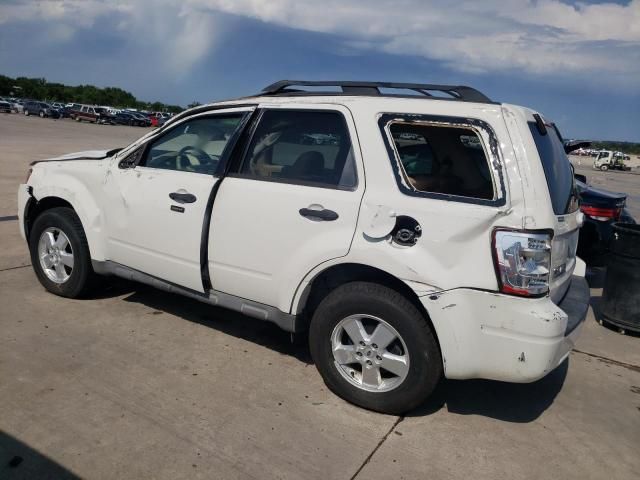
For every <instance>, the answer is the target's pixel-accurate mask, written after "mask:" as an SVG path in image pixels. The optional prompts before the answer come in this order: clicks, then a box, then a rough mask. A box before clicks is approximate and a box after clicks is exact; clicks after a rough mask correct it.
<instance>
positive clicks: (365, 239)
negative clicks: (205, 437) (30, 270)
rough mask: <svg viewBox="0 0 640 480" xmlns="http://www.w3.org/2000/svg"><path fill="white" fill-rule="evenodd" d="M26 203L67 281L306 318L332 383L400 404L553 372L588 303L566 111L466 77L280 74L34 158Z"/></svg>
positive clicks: (50, 264)
mask: <svg viewBox="0 0 640 480" xmlns="http://www.w3.org/2000/svg"><path fill="white" fill-rule="evenodd" d="M19 214H20V218H21V221H20V226H21V229H22V235H23V237H24V238H25V239H26V240H27V241H28V243H29V248H30V251H31V257H32V261H33V267H34V269H35V272H36V274H37V276H38V279H39V280H40V282H41V283H42V284H43V285H44V287H45V288H46V289H47V290H49V291H50V292H53V293H55V294H58V295H62V296H66V297H72V298H73V297H78V296H80V295H81V294H82V293H83V292H85V291H86V289H87V287H88V286H89V285H90V284H91V280H93V278H94V277H95V274H111V275H117V276H121V277H125V278H129V279H133V280H136V281H139V282H143V283H147V284H150V285H153V286H155V287H158V288H161V289H163V290H166V291H170V292H176V293H179V294H183V295H185V296H187V297H190V298H192V299H196V300H200V301H202V302H205V303H209V304H212V305H219V306H223V307H227V308H230V309H233V310H238V311H240V312H243V313H244V314H246V315H249V316H252V317H256V318H259V319H263V320H266V321H271V322H274V323H276V324H277V325H278V326H280V327H281V328H283V329H285V330H288V331H290V332H294V333H301V332H308V337H309V344H310V350H311V354H312V357H313V359H314V361H315V363H316V365H317V367H318V370H319V371H320V374H321V375H322V377H323V379H324V380H325V382H326V383H327V385H328V386H329V387H330V388H331V390H333V391H334V392H335V393H337V394H338V395H340V396H341V397H343V398H345V399H347V400H348V401H350V402H353V403H355V404H358V405H361V406H363V407H366V408H370V409H373V410H377V411H381V412H387V413H394V414H398V413H402V412H405V411H407V410H410V409H412V408H414V407H415V406H417V405H418V404H420V403H421V402H423V401H424V400H425V398H426V397H428V396H429V394H430V393H431V392H432V391H433V389H434V388H435V386H436V384H437V383H438V381H439V380H440V378H441V377H442V376H443V375H444V376H445V377H447V378H454V379H468V378H487V379H496V380H504V381H510V382H531V381H534V380H536V379H539V378H541V377H543V376H544V375H546V374H547V373H549V372H551V371H552V370H553V369H554V368H555V367H557V366H558V365H559V364H560V363H561V362H562V361H563V360H564V359H565V358H566V357H567V355H568V354H569V351H570V350H571V348H572V347H573V345H574V342H575V339H576V337H577V335H578V333H579V330H580V327H581V324H582V323H583V320H584V318H585V315H586V311H587V308H588V300H589V289H588V287H587V284H586V282H585V280H584V270H585V266H584V262H582V261H581V260H580V259H579V258H577V257H576V255H575V252H576V244H577V240H578V228H579V227H580V225H581V223H582V214H581V213H580V212H579V209H578V203H577V192H576V189H575V184H574V180H573V171H572V167H571V165H570V163H569V161H568V159H567V157H566V155H565V152H564V150H563V141H562V138H561V136H560V134H559V132H558V130H557V128H556V127H555V125H554V124H553V123H550V122H548V121H547V120H544V119H543V117H541V116H540V115H539V114H537V113H536V112H534V111H532V110H529V109H527V108H523V107H518V106H514V105H507V104H501V103H496V102H493V101H491V100H489V99H488V98H487V97H486V96H484V95H483V94H481V93H480V92H478V91H476V90H474V89H472V88H469V87H459V86H446V85H421V84H394V83H374V82H304V81H303V82H297V81H282V82H278V83H276V84H274V85H271V86H269V87H267V88H266V89H265V90H264V91H263V92H261V93H260V94H259V95H256V96H253V97H246V98H241V99H237V100H232V101H226V102H220V103H215V104H210V105H205V106H200V107H196V108H193V109H191V110H188V111H186V112H184V113H182V114H180V115H177V116H175V117H174V118H172V119H171V120H170V121H169V122H167V124H166V125H164V126H163V127H162V128H159V129H157V130H155V131H153V132H150V133H149V134H147V135H145V136H144V137H142V138H141V139H140V140H138V141H136V142H134V143H133V144H132V145H129V146H128V147H126V148H124V149H118V150H111V151H89V152H81V153H77V154H70V155H66V156H62V157H57V158H53V159H51V160H50V161H44V162H37V163H35V164H34V165H33V168H32V172H31V175H30V177H29V179H28V181H27V183H26V184H25V185H21V186H20V190H19Z"/></svg>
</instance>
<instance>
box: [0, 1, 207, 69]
mask: <svg viewBox="0 0 640 480" xmlns="http://www.w3.org/2000/svg"><path fill="white" fill-rule="evenodd" d="M105 15H116V16H118V18H120V21H119V22H118V23H117V30H118V32H119V34H120V35H121V37H122V39H123V40H124V41H125V44H127V47H128V50H129V51H130V52H129V53H134V51H135V52H137V53H139V55H136V56H137V57H139V58H145V59H146V60H148V61H153V62H156V63H158V62H161V65H162V66H163V67H164V72H165V73H167V74H171V75H172V76H173V77H174V78H179V77H182V76H184V75H186V74H188V72H189V70H190V69H191V68H192V67H193V66H195V65H197V63H198V61H200V60H201V59H202V58H203V57H204V56H205V55H206V54H207V53H208V52H209V51H210V50H211V48H213V46H214V45H215V42H216V40H217V37H218V36H217V35H216V33H215V32H217V31H218V30H219V28H216V22H215V14H213V13H212V12H211V11H204V12H203V11H201V10H199V9H198V8H197V7H196V6H185V5H182V4H181V3H180V2H174V1H172V0H136V1H129V0H35V1H18V0H9V3H5V4H0V25H2V24H3V23H9V22H34V21H44V22H45V24H46V27H45V28H47V33H48V35H47V36H48V39H49V40H50V41H54V42H68V41H73V38H72V37H73V35H74V33H75V32H76V31H77V30H78V29H81V28H82V29H91V28H103V26H102V25H101V24H99V19H100V18H101V17H103V16H105Z"/></svg>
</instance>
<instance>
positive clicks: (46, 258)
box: [40, 253, 53, 268]
mask: <svg viewBox="0 0 640 480" xmlns="http://www.w3.org/2000/svg"><path fill="white" fill-rule="evenodd" d="M40 261H41V262H42V264H43V265H44V267H45V268H51V267H53V263H51V258H49V255H48V254H46V253H45V254H44V255H40Z"/></svg>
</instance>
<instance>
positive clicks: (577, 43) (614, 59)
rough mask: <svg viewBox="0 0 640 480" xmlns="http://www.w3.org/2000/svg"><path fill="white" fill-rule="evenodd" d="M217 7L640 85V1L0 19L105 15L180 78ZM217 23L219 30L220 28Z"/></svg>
mask: <svg viewBox="0 0 640 480" xmlns="http://www.w3.org/2000/svg"><path fill="white" fill-rule="evenodd" d="M216 12H224V13H229V14H233V15H237V16H241V17H247V18H251V19H255V20H259V21H262V22H265V23H269V24H273V25H277V26H282V27H289V28H294V29H300V30H306V31H312V32H321V33H327V34H334V35H337V36H339V37H340V38H341V39H342V40H343V42H344V45H345V46H348V47H350V48H352V49H355V50H374V51H383V52H387V53H391V54H398V55H418V56H422V57H425V58H428V59H435V60H439V61H442V62H444V63H445V64H447V65H448V66H449V67H450V68H452V69H454V70H459V71H471V72H491V71H496V70H499V71H505V70H507V71H508V70H513V71H520V72H524V73H534V74H541V75H547V76H551V75H567V74H570V75H577V76H578V77H579V76H581V75H582V76H584V75H589V74H592V75H593V76H595V75H599V76H600V78H601V79H602V81H603V82H607V83H611V82H609V81H608V79H609V78H610V79H615V81H616V82H618V83H626V84H628V85H637V84H640V0H630V1H629V2H628V3H627V4H625V5H620V4H615V3H601V4H591V3H589V4H587V3H580V2H577V3H575V4H568V3H566V2H562V1H559V0H537V1H534V0H509V1H503V0H483V1H475V0H467V1H463V0H369V1H357V0H182V1H181V2H173V1H170V0H158V1H151V0H138V1H135V2H132V1H125V0H110V1H100V0H49V1H46V0H45V1H42V0H39V1H30V2H29V1H26V2H20V1H17V0H13V1H12V0H9V2H8V3H4V4H2V5H0V24H2V23H6V22H11V21H20V20H22V21H33V20H34V19H42V20H52V21H55V22H58V23H59V24H60V25H62V26H60V27H58V30H57V32H54V33H57V37H55V38H59V39H60V40H61V41H64V40H65V39H68V38H69V35H70V32H69V29H73V28H82V27H84V28H86V27H87V26H90V25H92V24H93V22H95V21H96V19H97V18H98V17H100V16H102V15H106V14H114V13H115V14H119V15H121V16H122V21H121V23H120V26H121V29H123V31H126V30H127V29H129V30H131V31H134V32H139V33H138V35H139V37H140V38H141V40H142V41H148V42H151V43H153V44H154V45H157V48H158V49H160V53H161V54H162V56H163V58H166V60H167V66H168V68H169V69H170V70H171V71H172V72H173V74H174V75H179V74H180V72H182V73H185V71H186V70H189V69H190V68H191V67H193V66H195V65H197V64H198V62H199V61H200V60H201V59H202V58H204V56H205V55H206V54H207V53H208V52H209V51H210V50H211V49H212V48H213V47H214V46H215V44H216V41H217V40H218V35H217V34H216V32H218V31H219V30H220V27H221V25H218V24H217V23H216ZM216 27H219V28H216Z"/></svg>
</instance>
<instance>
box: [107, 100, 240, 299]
mask: <svg viewBox="0 0 640 480" xmlns="http://www.w3.org/2000/svg"><path fill="white" fill-rule="evenodd" d="M250 110H251V109H248V108H244V109H231V110H224V111H216V113H215V114H211V113H209V114H201V115H198V116H193V117H188V118H187V119H185V120H183V121H180V122H178V123H176V124H175V125H173V126H172V127H171V128H170V129H168V130H167V131H165V132H163V133H162V134H161V135H160V136H158V137H156V138H154V139H152V140H150V141H149V142H147V144H146V145H143V146H141V147H140V149H139V150H136V151H134V152H133V153H131V154H130V155H131V156H138V158H135V162H134V165H133V168H132V166H131V165H127V161H126V159H124V160H125V161H124V162H123V161H122V160H123V159H118V161H116V162H114V163H113V164H112V165H111V169H110V172H109V175H107V180H106V192H107V197H108V198H107V201H108V204H109V208H108V209H106V211H105V216H106V223H107V232H108V237H107V251H108V255H109V260H112V261H114V262H117V263H120V264H122V265H126V266H128V267H131V268H134V269H136V270H139V271H141V272H144V273H147V274H149V275H153V276H155V277H158V278H161V279H163V280H167V281H170V282H172V283H175V284H177V285H181V286H183V287H187V288H190V289H193V290H197V291H200V292H202V291H203V284H202V272H201V268H200V250H201V245H202V233H203V225H204V221H205V215H206V210H207V204H208V201H209V196H210V194H211V191H212V189H213V186H214V185H215V183H216V182H217V181H219V177H218V173H219V171H220V170H219V167H221V164H222V162H224V161H225V158H226V157H225V155H227V154H228V148H227V147H229V146H230V142H229V140H230V139H231V138H232V136H233V134H234V132H235V130H236V129H237V128H238V126H239V125H240V124H241V121H242V119H243V118H244V116H245V115H247V113H248V111H250Z"/></svg>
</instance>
